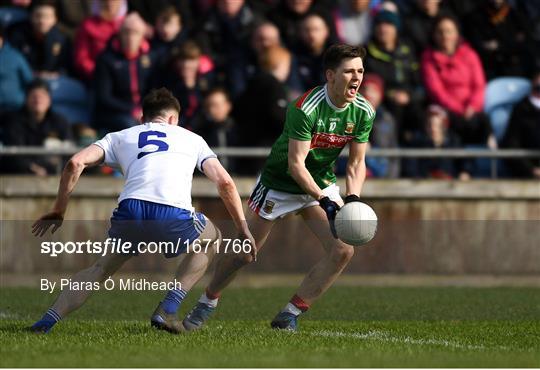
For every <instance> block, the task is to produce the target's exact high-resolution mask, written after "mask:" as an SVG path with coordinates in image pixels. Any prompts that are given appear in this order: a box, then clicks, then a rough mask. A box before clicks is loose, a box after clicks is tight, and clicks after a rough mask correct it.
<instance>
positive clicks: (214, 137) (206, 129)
mask: <svg viewBox="0 0 540 370" xmlns="http://www.w3.org/2000/svg"><path fill="white" fill-rule="evenodd" d="M231 111H232V103H231V100H230V98H229V94H228V93H227V91H225V90H224V89H223V88H221V87H216V88H213V89H211V90H210V91H208V93H207V94H206V96H205V98H204V103H203V109H202V112H201V113H200V114H198V115H197V117H196V118H195V119H194V120H193V131H194V132H195V133H197V134H199V135H201V136H202V137H203V138H204V139H205V140H206V142H207V143H208V145H210V146H211V147H230V146H235V145H237V144H238V128H237V126H236V122H235V120H234V119H233V118H232V117H231ZM221 162H222V164H223V165H224V166H225V168H227V169H229V170H230V169H232V167H233V166H232V165H233V161H232V160H231V159H230V158H227V157H224V158H223V159H221Z"/></svg>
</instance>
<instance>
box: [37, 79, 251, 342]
mask: <svg viewBox="0 0 540 370" xmlns="http://www.w3.org/2000/svg"><path fill="white" fill-rule="evenodd" d="M179 113H180V105H179V103H178V101H177V100H176V99H175V98H174V96H172V94H171V93H170V92H169V91H168V90H166V89H164V88H162V89H158V90H153V91H152V92H150V93H149V94H148V95H147V96H146V97H145V98H144V100H143V122H145V123H143V124H141V125H138V126H135V127H131V128H128V129H125V130H122V131H119V132H114V133H110V134H108V135H106V136H105V137H104V138H103V139H101V140H99V141H97V142H95V143H94V144H92V145H90V146H88V147H87V148H85V149H83V150H81V151H80V152H78V153H77V154H75V155H74V156H73V157H72V158H71V159H70V160H69V162H68V163H67V165H66V167H65V169H64V171H63V173H62V177H61V179H60V186H59V189H58V195H57V198H56V201H55V203H54V206H53V210H52V211H51V212H49V213H47V214H45V215H43V216H42V217H41V218H40V219H39V220H38V221H36V223H35V224H34V226H33V232H34V234H35V235H36V236H43V235H44V234H45V233H46V232H47V230H48V229H49V228H50V227H51V226H52V229H51V232H52V233H54V232H55V231H56V230H57V229H58V228H59V227H60V226H61V225H62V221H63V219H64V214H65V212H66V209H67V205H68V201H69V198H70V195H71V193H72V191H73V190H74V188H75V185H76V184H77V181H78V179H79V177H80V175H81V173H82V172H83V170H84V169H85V168H86V167H90V166H95V165H99V164H101V163H105V164H108V165H110V166H114V167H119V168H120V169H121V171H122V172H123V174H124V177H125V180H126V182H125V186H124V189H123V191H122V193H121V194H120V197H119V199H118V208H116V209H115V210H114V212H113V215H112V217H111V228H110V230H109V237H111V238H122V239H123V240H126V241H131V242H133V243H132V245H133V247H134V249H133V250H131V251H129V253H124V254H121V253H110V254H107V255H104V256H102V257H100V258H99V259H98V260H97V261H96V262H95V263H94V264H93V265H92V266H91V267H89V268H88V269H85V270H82V271H80V272H78V273H77V274H75V275H74V276H73V277H71V281H72V282H82V283H88V282H90V283H99V282H103V281H104V280H105V279H106V278H108V277H109V276H111V275H113V274H114V273H115V272H116V271H117V270H118V269H119V268H120V267H121V266H122V265H123V264H124V263H125V262H126V261H127V260H128V259H130V258H131V257H132V256H134V255H137V254H138V252H139V250H138V249H137V248H136V246H137V245H138V243H140V242H141V241H143V242H149V241H155V242H158V241H172V242H173V244H174V245H180V246H185V247H184V248H180V249H179V250H174V249H173V250H169V251H166V252H165V256H166V257H175V256H178V255H179V254H181V253H182V252H186V251H187V252H190V250H189V249H188V248H190V246H191V245H192V244H193V242H194V241H195V240H197V239H199V240H203V239H204V243H205V245H206V243H208V244H207V245H208V246H209V248H199V249H202V251H201V253H187V256H186V257H185V258H184V259H183V260H182V262H181V263H180V265H179V268H178V270H177V272H176V276H175V279H176V281H178V282H180V283H181V288H180V287H177V288H175V289H171V290H170V291H169V292H168V293H167V295H166V296H165V298H164V299H163V300H162V301H161V302H160V303H159V304H158V307H157V308H156V310H155V311H154V313H153V315H152V317H151V325H152V326H154V327H157V328H159V329H164V330H167V331H169V332H172V333H179V332H181V331H183V330H184V328H183V326H182V323H181V322H180V321H179V320H178V317H177V314H176V313H177V310H178V308H179V307H180V304H181V302H182V300H183V299H184V298H185V296H186V294H187V292H188V291H189V290H190V289H191V287H192V286H193V285H194V284H195V283H196V282H197V281H198V280H199V279H200V278H201V277H202V276H203V274H204V272H205V271H206V268H207V267H208V264H209V263H210V261H211V259H212V257H213V254H214V253H215V248H216V247H218V245H219V242H220V241H221V233H220V231H219V229H218V228H217V227H216V226H215V225H214V224H212V222H211V221H210V220H208V219H207V218H206V217H205V216H204V215H203V214H202V213H198V212H195V210H194V209H193V206H192V204H191V183H192V179H193V171H194V169H195V167H196V168H198V169H199V170H200V171H202V172H203V173H204V174H205V175H206V176H207V177H208V178H209V179H210V180H211V181H212V182H214V183H215V184H216V186H217V189H218V192H219V195H220V197H221V199H222V200H223V202H224V204H225V207H226V208H227V210H228V212H229V214H230V215H231V217H232V219H233V221H234V223H235V225H236V228H237V229H238V233H239V238H241V239H242V240H244V241H248V245H251V250H252V253H253V256H255V253H256V248H255V243H254V240H253V237H252V235H251V233H250V231H249V229H248V227H247V224H246V221H245V217H244V212H243V210H242V203H241V200H240V196H239V194H238V192H237V190H236V186H235V184H234V182H233V180H232V178H231V177H230V175H229V174H228V173H227V171H226V170H225V169H224V168H223V166H222V165H221V164H220V162H219V161H218V159H217V157H216V155H215V154H214V153H213V152H212V150H211V149H210V148H209V147H208V145H207V144H206V142H205V141H204V139H203V138H202V137H200V136H198V135H196V134H194V133H192V132H190V131H188V130H185V129H183V128H181V127H179V126H178V117H179ZM188 246H189V247H188ZM91 293H92V290H68V289H67V290H63V291H62V293H61V294H60V295H59V297H58V298H57V299H56V301H55V302H54V304H53V305H52V306H51V307H50V309H49V310H48V311H47V312H46V313H45V314H44V316H43V317H42V318H41V319H40V320H39V321H37V322H36V323H35V324H34V325H33V326H32V327H31V330H32V331H34V332H40V333H46V332H48V331H49V330H50V329H51V328H52V327H53V326H54V325H55V324H56V323H57V322H58V321H59V320H60V319H62V318H63V317H65V316H66V315H67V314H69V313H70V312H72V311H74V310H76V309H77V308H79V307H80V306H81V305H82V304H83V303H84V302H85V301H86V299H87V298H88V297H89V296H90V294H91Z"/></svg>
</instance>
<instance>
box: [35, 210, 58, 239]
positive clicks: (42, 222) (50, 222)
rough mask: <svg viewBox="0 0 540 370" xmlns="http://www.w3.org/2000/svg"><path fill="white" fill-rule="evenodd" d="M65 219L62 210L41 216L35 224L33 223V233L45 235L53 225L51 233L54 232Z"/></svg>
mask: <svg viewBox="0 0 540 370" xmlns="http://www.w3.org/2000/svg"><path fill="white" fill-rule="evenodd" d="M63 221H64V215H63V214H61V213H60V212H56V211H53V212H49V213H46V214H44V215H43V216H41V217H40V218H39V219H38V220H37V221H36V222H34V224H33V225H32V234H34V235H35V236H43V235H45V233H46V232H47V230H49V228H50V227H51V226H52V227H53V228H52V229H51V234H54V232H55V231H56V230H58V228H59V227H60V226H62V222H63Z"/></svg>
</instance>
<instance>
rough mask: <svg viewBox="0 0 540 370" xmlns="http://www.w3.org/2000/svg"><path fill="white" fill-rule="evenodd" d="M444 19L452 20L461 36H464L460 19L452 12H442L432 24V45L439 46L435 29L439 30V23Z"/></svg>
mask: <svg viewBox="0 0 540 370" xmlns="http://www.w3.org/2000/svg"><path fill="white" fill-rule="evenodd" d="M443 21H451V22H452V23H454V25H455V26H456V29H457V32H458V34H459V37H460V38H462V37H463V33H462V32H461V25H460V23H459V20H458V19H457V18H456V17H454V16H453V15H451V14H441V15H439V16H437V17H436V18H435V20H434V21H433V23H432V26H431V34H430V37H431V45H432V46H433V47H434V48H437V43H436V42H435V31H437V27H439V24H441V23H442V22H443Z"/></svg>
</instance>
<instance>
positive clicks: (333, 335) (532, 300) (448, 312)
mask: <svg viewBox="0 0 540 370" xmlns="http://www.w3.org/2000/svg"><path fill="white" fill-rule="evenodd" d="M293 291H294V289H293V288H284V287H271V288H261V289H255V288H231V289H229V290H227V291H226V292H225V294H224V296H223V298H222V302H221V304H220V307H219V309H218V311H217V312H216V314H215V316H214V318H213V320H212V321H211V322H210V323H209V325H208V326H207V327H206V328H205V329H204V330H202V331H200V332H195V333H190V334H187V335H177V336H175V335H171V334H168V333H165V332H160V331H157V330H155V329H152V328H151V327H150V325H149V321H148V317H149V315H150V313H151V312H152V311H153V309H154V308H155V305H156V304H157V302H158V301H159V299H160V298H161V297H162V294H161V293H160V292H151V293H148V292H125V291H112V292H99V293H98V294H96V295H95V296H93V297H92V298H90V300H89V301H88V302H87V304H86V305H85V306H84V307H83V308H82V309H80V310H79V311H78V312H76V313H75V314H73V315H72V316H71V317H69V318H68V319H66V320H65V321H63V322H61V323H60V324H59V325H57V326H56V327H55V328H54V329H53V331H52V332H51V333H50V334H49V335H34V334H31V333H28V332H25V331H23V328H24V327H26V326H28V325H30V324H31V323H32V322H33V321H34V320H35V319H37V318H39V316H40V315H41V313H42V312H43V311H44V309H46V308H47V306H48V305H49V304H50V302H51V300H52V297H51V296H50V295H49V294H47V293H41V292H38V291H36V289H32V290H31V289H28V288H5V289H2V290H0V365H1V366H2V367H37V366H39V367H81V366H83V367H540V289H537V288H448V287H437V288H428V287H423V288H421V287H418V288H405V287H400V288H392V287H344V286H342V287H333V288H332V289H330V291H329V292H328V293H327V294H326V295H325V296H324V297H323V298H322V299H321V300H320V301H319V302H317V303H316V304H315V305H314V306H313V308H312V310H311V311H310V312H308V313H307V314H305V315H304V317H303V318H302V319H301V322H300V332H298V333H289V332H277V331H273V330H271V329H270V328H269V321H270V320H271V318H272V317H273V316H274V314H275V313H276V312H277V310H278V309H279V308H280V307H281V306H282V305H283V304H284V303H285V302H286V301H287V299H288V298H289V297H290V295H291V294H292V292H293ZM199 294H200V290H196V291H194V292H192V293H191V294H190V296H189V297H188V299H187V301H186V302H185V303H184V305H183V307H182V309H181V311H182V312H181V313H182V314H185V312H186V311H187V310H189V309H190V308H191V306H192V305H193V303H194V302H195V300H196V299H197V297H198V296H199Z"/></svg>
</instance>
